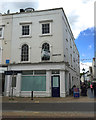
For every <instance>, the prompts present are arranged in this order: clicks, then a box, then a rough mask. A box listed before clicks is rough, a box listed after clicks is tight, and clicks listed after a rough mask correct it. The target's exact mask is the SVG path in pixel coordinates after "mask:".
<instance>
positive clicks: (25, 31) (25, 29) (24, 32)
mask: <svg viewBox="0 0 96 120" xmlns="http://www.w3.org/2000/svg"><path fill="white" fill-rule="evenodd" d="M22 35H29V25H24V26H22Z"/></svg>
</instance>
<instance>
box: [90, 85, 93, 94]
mask: <svg viewBox="0 0 96 120" xmlns="http://www.w3.org/2000/svg"><path fill="white" fill-rule="evenodd" d="M90 88H91V92H92V93H93V85H92V84H90Z"/></svg>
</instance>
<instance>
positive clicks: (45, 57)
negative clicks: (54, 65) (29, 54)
mask: <svg viewBox="0 0 96 120" xmlns="http://www.w3.org/2000/svg"><path fill="white" fill-rule="evenodd" d="M44 44H45V45H48V46H47V48H48V50H47V49H46V46H45V49H44V50H43V48H44ZM43 51H45V52H48V53H49V54H50V44H49V43H47V42H45V43H43V44H42V48H41V61H50V59H51V55H50V57H49V59H46V57H45V59H43V57H42V52H43Z"/></svg>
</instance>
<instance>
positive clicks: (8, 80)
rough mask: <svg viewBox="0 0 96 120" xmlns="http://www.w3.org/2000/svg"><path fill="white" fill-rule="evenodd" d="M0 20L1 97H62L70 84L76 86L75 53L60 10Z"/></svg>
mask: <svg viewBox="0 0 96 120" xmlns="http://www.w3.org/2000/svg"><path fill="white" fill-rule="evenodd" d="M0 17H2V18H3V21H5V22H2V23H3V24H2V25H1V24H0V34H3V33H4V36H3V38H1V36H0V46H2V49H3V52H2V54H1V52H0V55H2V63H1V64H2V65H6V66H7V71H6V72H5V89H4V95H5V96H10V95H11V94H13V96H21V97H30V96H31V91H33V95H34V97H66V96H67V95H69V89H70V88H72V86H73V85H76V86H77V87H79V86H80V67H79V52H78V50H77V47H76V45H75V41H74V36H73V33H72V31H71V28H70V25H69V23H68V20H67V17H66V15H65V13H64V10H63V8H56V9H49V10H40V11H35V10H33V9H31V8H27V9H25V10H23V9H21V10H20V12H19V13H13V14H10V13H8V14H4V15H2V16H0ZM2 27H4V28H3V29H1V28H2ZM5 30H7V31H6V32H4V31H5ZM2 31H3V32H2ZM6 35H7V36H8V37H6ZM1 41H3V45H1V44H2V43H1ZM0 50H1V49H0Z"/></svg>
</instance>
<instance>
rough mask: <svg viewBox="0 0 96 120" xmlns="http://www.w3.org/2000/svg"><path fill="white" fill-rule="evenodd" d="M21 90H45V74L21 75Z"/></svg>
mask: <svg viewBox="0 0 96 120" xmlns="http://www.w3.org/2000/svg"><path fill="white" fill-rule="evenodd" d="M21 91H46V76H22V82H21Z"/></svg>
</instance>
